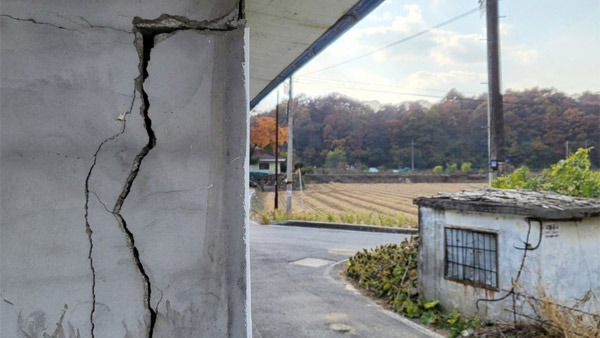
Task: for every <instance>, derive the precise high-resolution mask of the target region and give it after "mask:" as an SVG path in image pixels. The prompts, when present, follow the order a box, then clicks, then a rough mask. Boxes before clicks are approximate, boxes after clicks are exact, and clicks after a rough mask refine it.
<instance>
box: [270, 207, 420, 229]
mask: <svg viewBox="0 0 600 338" xmlns="http://www.w3.org/2000/svg"><path fill="white" fill-rule="evenodd" d="M287 220H296V221H314V222H328V223H350V224H364V225H377V226H387V227H403V228H415V227H416V226H417V222H416V219H415V218H414V217H407V216H405V215H404V214H395V215H390V214H382V213H375V212H355V211H347V212H322V211H299V212H294V211H293V212H291V213H289V214H288V213H287V212H286V211H285V209H278V210H274V211H263V212H261V213H260V218H259V221H260V223H262V224H271V223H272V222H273V221H275V222H284V221H287Z"/></svg>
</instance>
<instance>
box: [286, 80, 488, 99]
mask: <svg viewBox="0 0 600 338" xmlns="http://www.w3.org/2000/svg"><path fill="white" fill-rule="evenodd" d="M294 79H296V80H300V81H303V80H307V81H310V82H312V83H319V82H324V83H327V82H333V83H342V84H345V83H353V84H359V85H367V86H385V87H391V85H390V84H389V83H375V82H362V81H350V80H333V79H324V78H318V77H312V76H302V77H294ZM304 82H305V83H306V81H304ZM394 88H398V89H408V90H422V91H426V92H438V93H448V90H443V89H432V88H416V87H394ZM461 93H462V94H473V95H478V93H475V92H466V91H461Z"/></svg>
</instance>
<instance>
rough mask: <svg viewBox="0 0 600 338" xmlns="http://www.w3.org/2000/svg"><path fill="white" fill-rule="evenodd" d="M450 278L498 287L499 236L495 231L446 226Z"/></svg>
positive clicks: (447, 271)
mask: <svg viewBox="0 0 600 338" xmlns="http://www.w3.org/2000/svg"><path fill="white" fill-rule="evenodd" d="M444 234H445V244H446V245H445V251H446V253H445V272H444V273H445V276H446V278H447V279H451V280H455V281H459V282H463V283H467V284H473V285H476V286H481V287H484V288H491V289H498V237H497V234H495V233H490V232H482V231H474V230H469V229H463V228H450V227H447V228H445V231H444Z"/></svg>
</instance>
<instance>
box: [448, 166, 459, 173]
mask: <svg viewBox="0 0 600 338" xmlns="http://www.w3.org/2000/svg"><path fill="white" fill-rule="evenodd" d="M456 172H458V165H457V164H456V163H448V164H446V174H456Z"/></svg>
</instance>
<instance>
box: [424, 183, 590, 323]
mask: <svg viewBox="0 0 600 338" xmlns="http://www.w3.org/2000/svg"><path fill="white" fill-rule="evenodd" d="M414 203H415V204H417V205H418V206H419V236H420V239H421V243H420V250H419V268H418V270H419V284H420V285H419V288H420V293H421V295H422V296H423V297H424V298H425V299H428V300H434V299H437V300H439V301H440V304H441V305H442V307H443V308H445V309H446V310H452V309H459V310H460V311H461V313H463V314H465V315H471V314H475V315H478V316H480V317H483V318H489V319H493V320H505V321H508V320H510V321H513V320H515V319H516V320H519V321H531V320H538V319H539V317H538V315H539V307H540V305H541V304H542V303H541V302H545V304H548V303H547V302H551V304H558V306H559V307H560V308H561V309H562V308H564V309H567V308H571V307H574V306H575V305H576V303H577V300H578V299H582V298H583V297H584V296H586V295H587V296H589V295H590V294H594V295H595V296H597V297H600V199H587V198H573V197H568V196H563V195H558V194H555V193H550V192H533V191H521V190H500V189H481V190H474V191H462V192H459V193H454V194H440V195H437V196H434V197H421V198H416V199H415V200H414ZM598 306H599V305H598V303H593V302H590V303H586V304H585V305H582V306H581V307H580V308H578V309H577V311H581V312H578V314H581V315H583V316H586V315H597V314H598V313H599V311H600V309H599V308H598Z"/></svg>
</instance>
